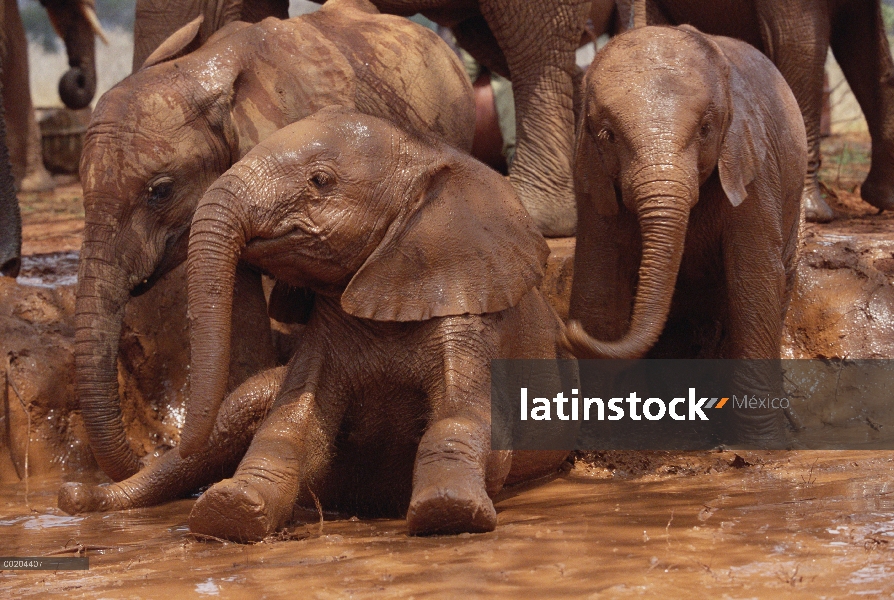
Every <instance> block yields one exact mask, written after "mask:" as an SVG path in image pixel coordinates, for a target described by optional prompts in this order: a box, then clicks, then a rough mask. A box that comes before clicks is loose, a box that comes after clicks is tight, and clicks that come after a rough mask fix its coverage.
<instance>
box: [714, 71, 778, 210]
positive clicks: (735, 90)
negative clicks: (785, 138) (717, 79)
mask: <svg viewBox="0 0 894 600" xmlns="http://www.w3.org/2000/svg"><path fill="white" fill-rule="evenodd" d="M729 97H730V114H729V117H728V122H729V124H728V125H727V129H726V133H725V134H724V136H723V141H722V142H721V144H720V155H719V156H718V159H717V171H718V173H719V175H720V185H721V186H723V191H724V192H725V193H726V197H727V198H729V201H730V203H731V204H732V205H733V206H739V205H740V204H742V202H743V201H744V200H745V198H746V197H747V196H748V189H747V188H748V186H749V185H750V184H751V182H752V181H754V178H755V176H756V175H757V172H758V168H759V165H760V164H761V161H762V160H763V159H764V157H766V156H768V154H769V152H770V148H771V144H770V143H769V140H768V139H767V126H766V125H765V124H764V123H763V121H762V119H761V116H760V115H759V114H758V112H757V107H758V106H759V105H760V103H758V102H755V98H754V90H753V89H752V88H751V87H750V86H748V84H747V83H746V81H745V79H744V78H743V77H742V75H741V73H740V72H739V70H738V69H737V68H736V66H735V65H734V64H730V69H729Z"/></svg>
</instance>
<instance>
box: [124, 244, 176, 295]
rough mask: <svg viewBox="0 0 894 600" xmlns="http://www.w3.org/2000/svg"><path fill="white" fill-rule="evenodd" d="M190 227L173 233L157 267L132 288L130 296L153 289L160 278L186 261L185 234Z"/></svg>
mask: <svg viewBox="0 0 894 600" xmlns="http://www.w3.org/2000/svg"><path fill="white" fill-rule="evenodd" d="M188 231H189V229H186V230H184V231H182V232H180V233H179V234H177V235H173V236H171V237H169V238H168V240H167V242H165V250H164V252H163V253H162V258H161V262H159V263H158V266H157V267H155V270H154V271H152V273H150V274H149V276H148V277H145V278H144V279H143V280H142V281H141V282H140V283H138V284H137V285H136V286H134V287H133V288H132V289H131V290H130V296H131V297H132V298H136V297H138V296H142V295H143V294H145V293H146V292H148V291H149V290H151V289H152V288H153V287H154V286H155V284H156V283H158V280H159V279H161V278H162V277H164V276H165V275H167V274H168V273H170V272H171V271H173V270H174V269H176V268H177V267H179V266H180V265H181V264H182V263H184V262H186V241H187V236H186V235H185V234H186V233H187V232H188Z"/></svg>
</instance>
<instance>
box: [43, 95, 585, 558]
mask: <svg viewBox="0 0 894 600" xmlns="http://www.w3.org/2000/svg"><path fill="white" fill-rule="evenodd" d="M547 254H548V248H547V246H546V243H545V242H544V240H543V238H542V237H541V236H540V234H539V233H538V232H537V228H536V226H535V225H534V223H533V221H532V220H531V218H530V217H529V216H528V214H527V213H526V212H525V210H524V209H523V208H522V206H521V204H520V202H519V200H518V198H517V197H516V195H515V194H514V192H513V191H512V188H511V186H510V185H509V183H508V182H507V181H505V180H504V179H503V178H502V177H500V176H499V175H498V174H496V173H495V172H493V171H491V170H489V169H488V168H487V167H485V166H484V165H482V164H481V163H478V162H477V161H475V160H474V159H472V158H470V157H468V156H466V155H464V154H461V153H460V152H458V151H456V150H454V149H452V148H451V147H449V146H447V145H446V144H444V143H442V142H439V141H433V140H431V139H423V138H420V137H416V136H413V135H410V134H407V133H405V132H403V131H401V130H399V129H397V128H396V127H394V126H393V125H391V124H389V123H388V122H386V121H383V120H381V119H377V118H374V117H369V116H364V115H360V114H358V113H355V112H350V111H347V110H345V109H325V110H323V111H321V112H319V113H317V114H316V115H314V116H312V117H309V118H307V119H304V120H302V121H300V122H298V123H296V124H294V125H291V126H289V127H286V128H284V129H282V130H281V131H279V132H277V133H276V134H274V135H272V136H270V137H269V138H268V139H267V140H265V141H263V142H261V143H260V144H259V145H258V146H257V147H256V148H255V149H254V150H252V151H251V152H249V153H248V154H247V155H246V156H245V157H244V158H243V159H242V160H241V161H240V162H239V163H237V164H236V165H234V166H233V167H232V168H231V169H230V170H229V171H228V172H227V173H225V174H224V175H223V176H222V177H221V178H220V179H219V180H218V181H217V182H216V183H215V184H214V185H213V186H212V187H211V188H210V189H209V190H208V191H207V192H206V193H205V195H204V197H203V199H202V201H201V202H200V204H199V207H198V209H197V211H196V214H195V217H194V219H193V223H192V230H191V233H190V240H189V258H188V263H187V265H188V278H189V310H190V314H191V318H192V327H191V348H192V353H193V360H192V382H191V384H192V395H191V400H190V404H189V407H188V412H187V418H186V424H185V426H184V430H183V433H182V443H181V446H180V448H179V453H178V450H176V449H175V450H172V451H170V452H168V453H167V454H166V455H164V456H163V457H161V458H160V459H159V460H158V461H156V462H155V463H154V464H152V465H150V466H149V467H148V468H147V469H144V470H143V471H141V472H140V473H138V474H137V475H135V476H134V477H132V478H131V479H128V480H126V481H123V482H121V483H117V484H112V485H110V486H108V487H89V486H83V485H79V484H68V485H67V486H66V487H65V488H63V489H62V491H61V492H60V500H59V505H60V507H61V508H63V510H66V511H67V512H81V511H88V510H109V509H120V508H130V507H135V506H145V505H147V504H150V503H156V502H160V501H163V500H165V499H170V498H173V497H175V496H177V495H181V494H183V493H185V492H186V491H188V490H192V489H196V488H198V487H200V486H201V485H204V484H207V483H210V482H211V481H214V480H215V478H218V477H220V476H221V475H220V474H222V473H225V472H226V471H227V470H230V471H232V469H233V467H234V466H235V462H236V461H238V460H239V458H241V455H242V453H245V456H244V458H242V460H241V463H240V464H239V466H238V469H237V470H236V473H235V475H233V477H232V478H231V479H225V480H224V481H220V482H219V483H216V484H215V485H213V486H212V487H211V488H210V489H209V490H208V491H206V492H205V493H204V494H203V495H202V496H201V497H200V498H199V500H198V501H197V502H196V505H195V507H194V508H193V510H192V513H191V515H190V528H191V529H192V531H193V532H195V533H203V534H209V535H213V536H216V537H223V538H227V539H231V540H238V541H249V540H258V539H262V538H264V537H265V536H267V535H269V534H271V533H273V532H275V531H276V530H277V529H279V528H281V527H282V526H284V525H285V524H286V522H287V521H288V520H289V518H290V516H291V514H292V509H293V506H294V505H295V504H296V499H297V504H299V505H303V506H311V507H312V506H313V505H314V504H313V503H314V498H318V499H319V500H320V502H321V504H322V505H323V507H325V508H327V509H335V510H340V511H344V512H351V513H354V514H362V515H368V516H377V515H378V516H389V515H390V516H395V515H400V514H403V513H406V515H407V525H408V529H409V531H410V533H412V534H436V533H461V532H483V531H490V530H492V529H493V528H494V527H495V525H496V520H497V519H496V512H495V510H494V506H493V502H492V500H491V498H492V497H493V495H494V494H496V493H497V492H498V491H499V490H500V489H501V488H502V487H503V486H504V485H507V484H512V483H517V482H520V481H524V480H530V479H532V478H535V477H538V476H542V475H545V474H548V473H550V472H553V471H555V470H556V469H557V467H558V466H559V465H560V463H561V461H562V460H563V459H564V458H565V455H566V454H567V453H565V452H516V453H509V452H506V451H502V452H497V451H491V450H490V435H491V434H490V429H491V408H490V361H491V360H492V359H497V358H558V357H561V356H566V355H563V354H562V351H561V350H559V349H558V346H557V339H558V335H559V332H560V330H561V324H560V321H559V319H558V317H557V315H556V314H555V312H554V311H553V310H552V308H551V307H550V306H549V304H547V302H546V300H545V299H544V297H543V296H542V295H541V293H540V292H539V290H538V289H537V287H536V286H537V285H538V284H539V282H540V280H541V278H542V276H543V270H542V269H543V263H544V261H545V259H546V257H547ZM240 260H243V261H246V262H248V263H249V264H251V265H253V266H254V267H256V268H258V269H261V270H262V271H264V272H265V273H267V274H270V275H272V276H274V277H275V278H276V279H277V280H278V281H282V282H285V283H288V284H290V285H293V286H303V287H308V288H311V289H313V290H314V291H315V292H316V302H315V306H314V308H313V312H312V314H311V317H310V321H309V322H308V324H307V327H306V329H305V331H304V335H303V341H302V344H301V346H300V347H299V349H298V351H297V352H296V354H295V356H294V358H293V359H292V361H291V363H290V364H289V365H288V367H286V368H285V372H284V371H283V370H279V371H268V372H267V373H265V374H263V375H261V376H258V377H256V378H255V379H253V380H249V381H248V382H247V383H245V384H243V386H241V387H240V388H239V389H237V390H236V392H234V393H233V394H231V395H230V396H229V397H227V399H226V400H224V401H223V405H222V406H221V401H222V400H223V398H224V393H225V386H226V372H227V365H228V362H229V352H230V347H229V344H230V327H231V304H232V291H233V285H234V277H235V273H236V265H237V263H238V262H239V261H240ZM274 395H275V400H273V396H274ZM271 403H272V407H271V408H270V411H269V414H267V415H266V417H265V418H264V420H263V422H262V423H261V424H260V427H259V428H258V429H257V432H256V433H254V435H253V438H252V437H251V431H253V430H254V428H256V427H258V426H257V423H258V422H259V421H260V415H262V414H263V413H264V412H265V411H266V409H267V406H270V405H271ZM559 426H561V425H559ZM566 426H567V425H566ZM247 431H248V432H247ZM209 436H210V437H209ZM249 442H250V446H249ZM246 448H247V452H246ZM228 461H229V462H228ZM225 463H226V464H225Z"/></svg>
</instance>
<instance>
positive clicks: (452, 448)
mask: <svg viewBox="0 0 894 600" xmlns="http://www.w3.org/2000/svg"><path fill="white" fill-rule="evenodd" d="M463 345H464V346H466V347H468V343H466V344H463ZM474 345H477V344H474ZM445 364H446V365H447V366H448V368H447V370H448V371H450V372H452V373H461V374H462V375H457V376H455V377H450V376H448V377H446V378H445V380H442V381H439V382H437V384H436V387H435V389H433V390H431V391H430V392H429V398H431V403H432V404H431V405H432V414H431V416H430V418H429V426H428V427H427V429H426V431H425V434H424V435H423V436H422V439H421V440H420V442H419V447H418V449H417V452H416V462H415V465H414V469H413V493H412V496H411V498H410V506H409V509H408V510H407V528H408V530H409V533H410V535H433V534H457V533H465V532H470V533H481V532H485V531H493V529H494V528H495V527H496V525H497V512H496V510H495V509H494V504H493V501H492V500H491V499H490V496H489V495H488V492H490V493H491V494H495V493H497V492H498V491H499V490H500V489H501V488H502V487H503V481H504V480H505V479H506V476H507V475H508V473H509V467H510V465H511V456H510V454H509V453H507V452H492V451H491V450H490V431H491V423H490V416H491V415H490V389H489V386H488V385H487V383H488V382H489V378H488V377H487V365H489V364H490V361H488V360H478V359H477V358H473V357H471V356H469V355H462V356H455V355H454V356H450V355H448V356H447V357H446V358H445ZM482 384H484V385H482Z"/></svg>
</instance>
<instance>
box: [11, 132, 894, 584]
mask: <svg viewBox="0 0 894 600" xmlns="http://www.w3.org/2000/svg"><path fill="white" fill-rule="evenodd" d="M823 153H824V166H823V170H822V173H821V176H822V180H823V182H824V185H825V186H826V191H827V195H828V197H829V201H830V203H831V204H832V206H833V208H834V209H835V211H836V213H837V215H838V219H837V220H836V221H835V222H833V223H832V224H830V225H811V226H809V227H808V228H807V236H808V237H810V236H814V237H816V236H818V235H819V234H820V233H822V234H823V235H824V236H825V237H824V238H823V239H824V240H828V239H830V238H829V236H830V235H831V236H832V237H833V238H834V237H835V236H840V237H841V238H842V239H844V238H848V236H854V235H856V234H860V235H864V234H869V235H870V236H878V237H879V238H880V239H881V238H885V237H886V236H887V237H888V238H890V236H891V232H892V231H894V228H892V225H894V222H892V221H894V216H892V215H891V214H889V213H884V214H877V211H876V210H875V209H873V208H872V207H870V206H868V205H866V204H865V203H863V202H862V201H860V199H859V183H860V181H861V180H862V178H863V176H864V175H865V173H866V171H867V169H868V138H867V137H866V136H865V135H859V134H848V135H842V136H836V137H833V138H829V139H827V140H825V141H824V144H823ZM60 183H61V182H60ZM20 200H21V203H22V212H23V221H24V237H25V240H24V250H25V254H27V255H32V256H31V257H30V258H29V259H28V260H26V261H25V270H24V273H23V276H24V277H25V278H29V277H30V278H33V281H40V282H43V283H44V284H46V282H48V281H49V282H52V281H53V278H54V277H56V278H57V279H58V280H65V281H66V282H68V283H70V278H71V277H72V276H73V272H74V265H75V264H76V255H75V254H73V252H75V251H77V250H78V248H79V246H80V239H81V235H82V231H83V205H82V199H81V191H80V188H79V186H78V185H77V183H74V182H69V183H67V184H65V185H62V186H60V188H59V189H58V190H57V191H56V193H55V194H46V195H22V197H21V198H20ZM49 253H64V254H55V255H54V256H52V257H49V256H34V255H47V254H49ZM886 261H887V262H886ZM872 264H873V265H874V268H875V269H877V270H878V271H879V272H881V273H882V274H884V275H885V276H894V254H885V255H884V256H881V257H875V258H873V262H872ZM879 285H881V284H879ZM805 335H813V334H812V333H811V331H807V332H806V334H805ZM811 351H815V349H814V348H813V347H811ZM892 462H894V452H868V451H822V452H821V451H790V452H763V453H756V452H740V453H736V452H733V451H723V452H702V453H671V452H648V453H646V452H639V453H634V452H592V453H588V454H585V455H580V456H578V457H577V459H576V460H575V461H574V464H573V465H571V464H569V465H568V469H566V471H565V472H564V473H562V474H561V475H559V476H558V477H556V478H555V479H554V480H552V481H549V482H546V483H543V484H541V485H537V486H531V487H529V488H528V489H525V490H516V491H514V492H513V493H512V495H507V497H505V498H503V499H501V501H500V502H498V503H497V510H498V513H499V525H498V527H497V530H496V531H494V532H492V533H488V534H481V535H468V534H465V535H461V536H455V537H433V538H411V537H408V536H407V535H406V527H405V525H404V523H403V522H402V521H400V520H357V519H356V518H352V517H351V515H328V514H327V515H324V516H325V520H324V521H323V522H321V521H320V517H319V515H317V514H308V515H306V516H305V518H303V519H302V521H303V522H298V523H295V524H294V526H293V527H292V528H291V529H290V530H289V531H287V532H285V533H284V534H282V535H279V536H277V537H276V538H274V539H269V540H266V541H265V542H263V543H260V544H255V545H239V544H232V543H221V542H219V541H215V540H207V539H196V538H195V537H194V536H192V535H191V534H190V533H189V530H188V527H187V516H188V514H189V511H190V509H191V506H192V504H193V502H194V499H191V498H190V499H184V500H180V501H177V502H174V503H170V504H168V505H165V506H160V507H155V508H149V509H141V510H133V511H123V512H117V513H109V514H93V515H83V516H77V517H72V516H68V515H65V514H64V513H62V512H61V511H59V510H58V509H56V508H55V506H56V492H57V490H58V487H59V484H60V477H59V476H58V475H55V476H52V477H49V476H33V477H31V478H30V479H29V480H28V481H27V482H26V481H20V482H18V483H12V484H7V485H3V486H0V548H2V551H0V553H2V554H4V555H6V556H43V555H62V556H73V555H75V554H78V553H81V554H86V555H87V556H89V557H90V570H89V571H58V572H45V571H44V572H41V571H35V572H25V571H0V592H3V591H6V592H7V593H10V592H11V593H14V594H15V597H33V596H44V595H46V594H47V593H52V592H61V593H64V594H65V595H66V596H68V597H75V598H77V597H163V596H166V597H181V596H185V595H186V594H190V595H193V596H196V595H200V596H201V595H208V596H219V597H227V598H230V597H232V598H241V597H251V598H266V597H270V598H276V597H294V596H295V594H296V593H299V592H300V595H301V596H302V597H309V598H344V597H356V598H366V597H379V596H388V597H403V598H427V597H458V596H467V597H475V598H477V597H484V596H492V595H501V596H506V597H525V598H527V597H537V598H555V597H575V598H577V597H583V598H624V597H639V596H645V597H658V596H664V597H668V598H680V597H690V598H692V597H695V598H701V597H722V598H744V597H748V598H750V597H760V598H769V597H773V598H775V597H792V598H802V597H803V598H817V597H824V598H837V597H844V596H851V595H857V596H868V597H891V596H894V506H892V502H894V483H892V479H891V473H892V464H891V463H892ZM88 477H90V475H89V474H83V473H81V474H79V473H70V472H64V473H63V475H62V478H64V479H77V480H85V478H88ZM4 596H6V597H10V596H7V595H6V594H4Z"/></svg>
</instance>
